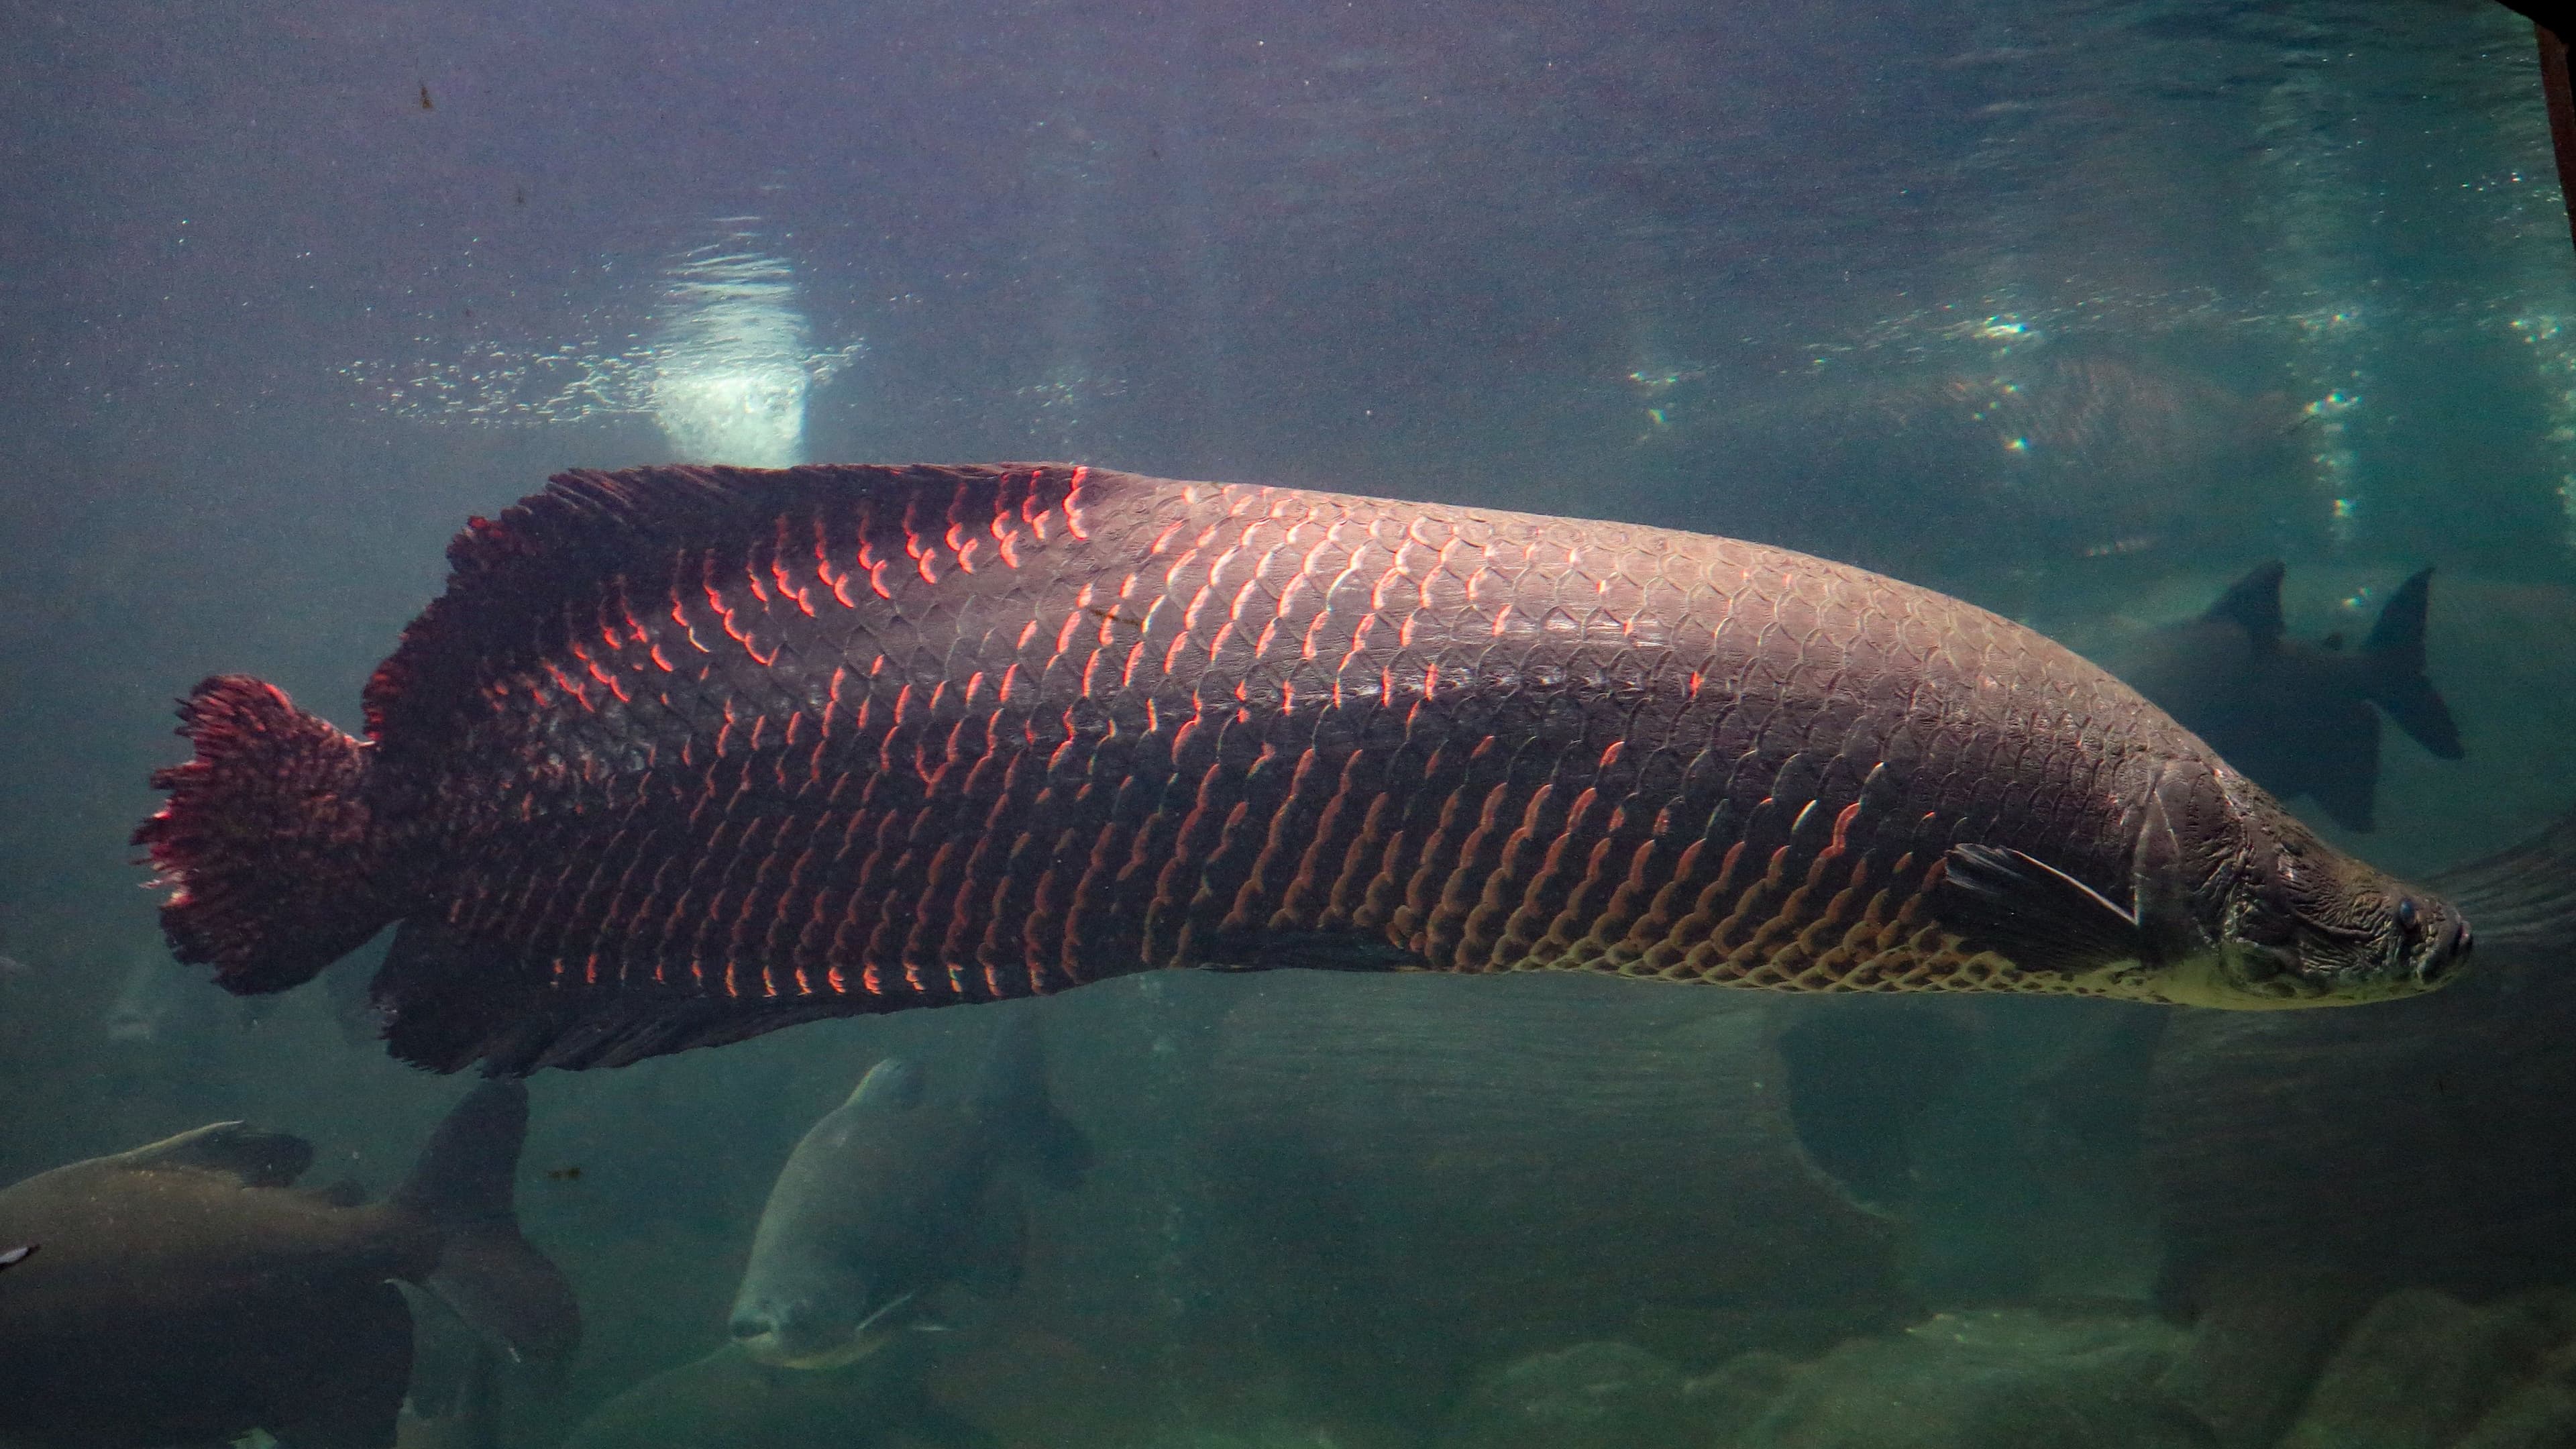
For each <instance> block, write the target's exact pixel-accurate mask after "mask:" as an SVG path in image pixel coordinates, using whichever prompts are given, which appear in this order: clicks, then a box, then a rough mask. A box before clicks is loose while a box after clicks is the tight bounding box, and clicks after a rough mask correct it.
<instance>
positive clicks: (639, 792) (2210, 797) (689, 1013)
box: [137, 465, 2466, 1073]
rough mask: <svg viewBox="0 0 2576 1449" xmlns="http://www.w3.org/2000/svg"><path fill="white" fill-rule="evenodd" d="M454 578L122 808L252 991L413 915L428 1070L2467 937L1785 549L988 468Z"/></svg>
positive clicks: (232, 973)
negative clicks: (1306, 984) (1149, 989)
mask: <svg viewBox="0 0 2576 1449" xmlns="http://www.w3.org/2000/svg"><path fill="white" fill-rule="evenodd" d="M449 557H450V561H451V564H452V566H453V576H452V578H451V581H450V583H449V587H448V590H447V592H446V594H445V595H444V596H443V597H441V598H440V599H439V600H438V601H436V602H435V603H433V604H432V605H431V606H430V607H429V609H428V610H427V611H426V612H424V613H423V614H422V615H421V616H420V618H418V619H417V620H415V621H414V622H413V623H412V624H411V626H410V627H409V628H408V629H407V630H406V631H405V633H404V637H403V642H402V645H401V647H400V648H399V649H397V650H396V651H395V653H394V655H393V657H392V658H390V659H389V660H387V661H386V662H385V664H384V665H383V666H382V667H381V668H380V669H379V670H378V671H377V673H376V676H375V678H374V679H373V680H372V681H371V682H370V683H369V685H368V688H367V711H368V712H367V738H366V739H365V740H363V741H361V740H357V739H352V738H350V737H349V736H347V735H344V734H342V733H341V732H340V731H338V730H337V729H334V728H333V727H332V726H331V725H329V724H328V723H326V722H324V721H322V720H320V719H317V718H315V717H313V716H311V715H308V714H304V713H301V712H299V711H297V710H296V709H295V708H294V707H293V706H292V705H291V704H290V703H289V702H288V700H287V699H286V697H285V695H283V694H282V693H280V692H279V691H277V690H276V689H275V688H273V687H271V686H269V685H266V684H263V683H261V682H259V681H257V680H253V679H247V678H241V677H238V676H234V677H224V678H217V679H210V680H207V681H206V682H204V683H203V684H201V685H199V686H198V687H197V689H196V691H195V692H194V693H193V694H192V695H191V696H190V697H189V699H188V700H187V701H185V703H184V704H183V705H182V708H181V718H182V720H183V721H184V731H183V732H184V733H185V734H186V736H187V737H188V738H189V739H190V740H191V741H192V742H193V744H194V746H195V750H196V756H195V758H194V759H193V760H192V761H190V762H189V763H187V764H184V765H180V766H177V767H175V768H173V769H169V770H165V771H163V772H161V773H160V774H159V775H158V776H157V777H156V779H157V782H158V784H159V785H160V786H161V787H162V788H163V789H165V790H167V791H168V792H169V800H168V802H167V803H166V805H165V806H164V807H163V809H162V810H161V811H160V813H159V814H157V815H155V816H154V817H153V818H152V819H151V820H149V821H147V822H145V823H144V825H143V826H142V827H141V828H140V830H139V831H138V832H137V840H138V842H139V843H141V844H143V845H145V846H147V847H148V848H149V850H150V853H151V859H152V861H153V863H154V864H155V865H156V866H158V868H159V869H160V871H161V873H162V875H163V877H164V878H165V879H166V880H167V881H169V882H170V883H172V884H173V885H175V887H176V890H175V892H174V893H173V895H172V897H171V899H170V901H169V903H168V904H167V905H166V906H165V908H164V910H163V913H162V922H163V926H164V929H165V931H166V933H167V934H168V936H169V939H170V942H171V946H172V949H173V951H174V952H175V953H176V954H177V956H178V957H179V959H181V960H183V961H196V962H211V963H214V965H215V966H216V968H217V973H218V977H219V979H220V980H221V981H222V982H223V983H224V984H226V985H227V986H229V987H230V988H232V989H233V990H236V991H242V992H259V991H274V990H280V989H283V988H285V987H289V986H292V985H294V984H296V983H297V982H300V981H303V980H305V979H307V978H309V977H310V976H312V975H313V974H314V973H315V972H316V971H318V970H319V969H321V968H322V967H323V966H324V965H326V964H328V963H329V962H331V961H332V960H334V959H335V958H337V957H339V956H340V955H342V954H344V953H346V952H348V951H349V950H351V949H353V948H355V947H356V946H357V945H358V944H359V943H360V942H363V941H364V940H366V939H367V938H368V937H370V936H372V935H373V934H375V933H376V932H377V931H378V930H380V929H382V928H383V927H384V926H386V925H387V924H390V923H393V922H397V921H399V922H400V923H401V929H400V931H399V933H398V934H397V936H396V937H395V940H394V943H393V946H392V949H391V951H390V953H389V954H388V956H387V959H386V962H385V965H384V967H383V968H382V970H381V972H380V973H379V975H378V977H377V980H376V983H375V986H374V995H375V1000H376V1002H377V1004H378V1007H379V1009H380V1011H381V1012H382V1013H383V1015H384V1018H385V1020H386V1022H387V1037H388V1040H389V1042H390V1044H391V1046H392V1048H393V1050H394V1052H395V1053H396V1054H397V1055H399V1056H401V1057H403V1058H404V1059H406V1060H409V1061H412V1062H416V1063H420V1064H423V1065H427V1066H431V1067H434V1068H439V1069H448V1070H452V1069H454V1068H457V1067H460V1066H463V1065H465V1064H466V1063H468V1062H472V1061H476V1060H478V1059H479V1060H481V1061H483V1062H484V1063H485V1065H486V1068H487V1069H488V1070H491V1071H495V1072H504V1073H509V1072H525V1071H529V1070H533V1069H535V1068H538V1067H543V1066H567V1067H578V1066H600V1065H615V1064H618V1063H622V1062H629V1061H634V1060H637V1059H639V1058H642V1057H646V1056H651V1055H654V1054H656V1053H660V1052H668V1051H675V1050H678V1049H680V1048H683V1047H688V1046H695V1045H708V1044H714V1043H719V1042H726V1041H735V1040H740V1039H742V1038H744V1037H749V1036H753V1035H757V1034H759V1033H761V1032H765V1031H769V1030H772V1029H774V1028H776V1027H780V1026H784V1025H787V1024H790V1023H792V1022H797V1021H804V1020H811V1019H814V1018H817V1017H824V1016H835V1015H847V1014H854V1013H863V1012H880V1011H892V1010H900V1009H904V1008H908V1007H915V1006H932V1005H940V1004H944V1003H949V1002H962V1001H985V1000H995V999H1001V998H1009V997H1020V996H1031V995H1039V994H1043V993H1046V992H1050V991H1055V990H1060V989H1063V988H1066V987H1070V986H1074V985H1077V984H1080V983H1082V982H1085V981H1090V980H1095V979H1097V978H1100V977H1103V976H1112V975H1118V974H1122V973H1126V972H1131V971H1137V970H1142V969H1148V968H1155V967H1167V966H1191V965H1214V966H1229V967H1239V968H1261V967H1271V966H1299V965H1306V966H1336V967H1342V968H1347V969H1387V968H1414V969H1431V970H1443V971H1462V972H1484V971H1506V970H1535V969H1554V970H1584V971H1597V972H1606V973H1611V974H1617V975H1625V976H1634V977H1647V978H1655V979H1661V980H1673V981H1697V982H1708V983H1715V984H1722V985H1737V986H1759V987H1771V988H1777V989H1784V990H1797V991H1835V990H1840V991H1932V990H2011V991H2046V992H2059V993H2072V994H2078V995H2089V996H2104V997H2117V998H2123V999H2129V1000H2142V1001H2161V1002H2186V1003H2196V1004H2209V1005H2223V1006H2248V1007H2255V1006H2281V1005H2294V1004H2332V1003H2339V1002H2351V1001H2365V1000H2375V999H2379V998H2384V997H2389V996H2396V995H2404V994H2407V993H2411V992H2415V991H2421V990H2424V989H2427V988H2429V987H2431V986H2433V985H2435V984H2436V983H2438V982H2439V981H2440V980H2441V979H2442V978H2443V977H2444V975H2445V974H2446V973H2447V972H2448V970H2449V969H2450V967H2451V966H2452V964H2453V963H2454V961H2455V960H2456V959H2457V958H2458V956H2459V954H2460V949H2461V947H2462V946H2463V945H2464V944H2465V941H2466V932H2465V930H2464V928H2463V925H2462V923H2461V922H2460V921H2459V920H2458V919H2457V918H2456V916H2455V914H2454V913H2453V912H2452V911H2451V910H2450V908H2449V907H2447V906H2445V905H2444V904H2443V903H2442V901H2441V900H2440V899H2439V898H2438V897H2436V896H2433V895H2430V894H2425V893H2418V892H2412V891H2410V890H2409V889H2408V888H2406V887H2404V886H2402V885H2400V884H2399V883H2397V882H2395V881H2393V880H2390V879H2389V878H2387V877H2386V876H2384V875H2382V874H2381V873H2380V872H2378V871H2376V870H2374V869H2372V868H2371V867H2370V866H2368V865H2366V864H2364V863H2362V862H2360V861H2357V860H2353V859H2351V858H2349V857H2346V856H2344V855H2342V854H2341V853H2339V852H2337V851H2335V850H2334V849H2332V848H2331V847H2329V846H2327V845H2325V844H2324V843H2322V842H2321V841H2318V840H2316V839H2315V838H2314V837H2313V836H2312V834H2311V833H2310V832H2309V831H2308V830H2307V829H2306V827H2304V826H2302V825H2301V824H2300V823H2299V822H2298V821H2297V820H2296V819H2295V818H2293V817H2292V816H2291V815H2290V814H2289V813H2288V812H2287V811H2285V810H2283V809H2282V808H2281V807H2280V806H2279V805H2278V804H2276V803H2275V802H2274V801H2273V800H2272V799H2271V798H2270V797H2269V796H2267V795H2265V794H2264V793H2263V792H2262V791H2261V790H2260V789H2259V788H2257V787H2256V786H2254V785H2253V784H2252V782H2250V781H2248V780H2246V779H2245V778H2244V777H2243V776H2241V775H2239V774H2238V773H2237V772H2236V771H2234V770H2233V769H2230V768H2228V767H2227V766H2225V765H2224V764H2223V763H2221V761H2220V760H2219V759H2218V758H2217V757H2216V756H2215V755H2214V754H2213V753H2212V752H2211V751H2210V750H2209V749H2208V748H2207V747H2206V746H2204V745H2203V744H2202V743H2201V742H2200V741H2199V740H2198V739H2196V738H2194V737H2193V736H2191V735H2190V734H2189V733H2187V732H2186V731H2184V730H2183V729H2182V728H2181V727H2180V726H2178V725H2176V724H2174V723H2173V721H2172V720H2170V719H2169V718H2167V717H2166V716H2165V714H2164V713H2163V712H2162V711H2160V710H2158V709H2156V708H2154V707H2153V706H2152V705H2149V704H2148V703H2147V702H2146V701H2145V700H2143V699H2141V698H2140V697H2139V696H2138V695H2137V694H2136V693H2135V692H2134V691H2133V690H2131V689H2130V688H2129V687H2128V686H2126V685H2123V684H2121V683H2120V682H2119V681H2118V680H2116V679H2114V678H2112V677H2111V676H2110V675H2109V674H2108V673H2106V672H2104V671H2102V670H2101V669H2099V668H2096V667H2095V666H2093V665H2091V664H2088V663H2086V662H2085V661H2083V660H2081V659H2078V658H2077V657H2075V656H2074V655H2073V654H2071V653H2069V652H2068V651H2066V650H2065V649H2063V648H2061V647H2060V646H2058V645H2056V644H2054V643H2052V642H2050V641H2049V640H2047V639H2046V638H2043V637H2042V636H2040V635H2038V634H2037V633H2034V632H2033V631H2031V630H2029V629H2026V628H2023V627H2021V626H2019V625H2017V624H2014V623H2012V622H2010V621H2009V620H2005V619H2001V618H1998V617H1996V616H1995V615H1993V614H1989V613H1987V612H1985V611H1984V610H1982V609H1978V608H1975V607H1973V606H1971V605H1968V604H1965V603H1961V602H1959V601H1958V600H1955V599H1951V598H1947V597H1944V596H1942V595H1940V594H1936V593H1933V592H1931V591H1930V590H1927V589H1922V588H1917V587H1913V586H1910V585H1907V584H1902V583H1898V582H1896V581H1894V580H1892V579H1887V578H1883V577H1880V576H1878V575H1874V574H1870V573H1868V572H1866V571H1864V570H1861V569H1857V568H1852V567H1849V566H1846V565H1841V564H1835V563H1829V562H1826V561H1824V560H1821V559H1816V558H1811V557H1808V556H1806V555H1803V554H1796V553H1791V552H1788V551H1786V550H1783V549H1775V548H1767V547H1763V546H1760V545H1756V544H1750V543H1743V542H1739V541H1735V540H1730V539H1720V538H1709V537H1705V536H1701V535H1695V534H1686V533H1678V532H1672V531H1668V530H1663V529H1654V528H1642V527H1633V526H1629V525H1624V524H1614V523H1592V522H1579V521H1574V520H1569V519H1561V518H1548V517H1542V516H1537V515H1531V514H1520V513H1506V512H1501V511H1497V510H1490V509H1481V508H1472V507H1462V506H1454V505H1441V504H1425V503H1402V502H1395V501H1390V500H1386V499H1377V498H1364V497H1353V496H1347V495H1342V494H1332V493H1316V492H1303V491H1298V490H1293V489H1285V488H1263V487H1242V486H1235V485H1228V484H1215V483H1183V482H1172V481H1166V480H1159V479H1151V478H1139V477H1134V476H1131V475H1127V474H1120V473H1109V472H1102V471H1099V470H1095V469H1088V468H1075V467H1061V466H1023V465H1006V466H993V467H910V468H871V467H811V468H796V469H788V470H784V471H777V472H766V471H756V470H749V469H733V468H655V469H640V470H636V471H632V472H627V473H619V474H606V473H568V474H565V475H563V476H562V477H560V478H558V479H556V480H555V482H554V485H553V486H552V487H551V488H550V489H549V490H548V491H547V492H545V493H543V494H540V495H538V496H536V497H533V498H530V499H527V500H525V501H524V502H522V503H521V504H520V505H519V506H517V507H515V508H513V509H511V510H510V511H509V512H507V513H506V514H504V515H503V516H502V517H501V518H500V519H498V520H482V519H477V520H475V521H474V522H473V523H472V524H471V525H470V526H469V527H468V528H467V530H466V531H465V533H464V534H462V535H461V536H460V537H459V538H458V539H457V541H456V543H455V544H454V546H453V547H452V548H451V549H450V551H449ZM1102 609H1107V610H1110V611H1111V612H1112V613H1113V614H1114V615H1115V616H1116V617H1111V618H1104V617H1101V616H1100V615H1099V614H1098V613H1097V612H1095V611H1097V610H1102ZM1128 621H1141V622H1140V623H1139V622H1128Z"/></svg>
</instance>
